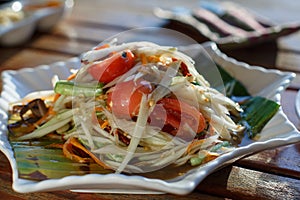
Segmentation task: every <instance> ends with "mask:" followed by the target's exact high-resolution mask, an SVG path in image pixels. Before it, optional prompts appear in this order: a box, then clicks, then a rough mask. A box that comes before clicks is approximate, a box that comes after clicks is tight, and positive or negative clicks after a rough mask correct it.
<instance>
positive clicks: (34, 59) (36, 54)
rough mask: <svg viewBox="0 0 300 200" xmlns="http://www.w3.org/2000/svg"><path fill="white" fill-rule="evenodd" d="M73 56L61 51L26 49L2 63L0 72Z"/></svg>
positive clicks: (44, 63)
mask: <svg viewBox="0 0 300 200" xmlns="http://www.w3.org/2000/svg"><path fill="white" fill-rule="evenodd" d="M71 57H73V56H71V55H64V54H61V53H55V52H49V51H42V50H34V49H26V50H22V51H20V52H18V54H15V55H13V56H12V57H11V58H10V59H9V60H7V61H5V62H3V63H0V72H1V71H3V70H6V69H12V70H16V69H21V68H25V67H36V66H38V65H47V64H51V63H54V62H57V61H64V60H67V59H69V58H71Z"/></svg>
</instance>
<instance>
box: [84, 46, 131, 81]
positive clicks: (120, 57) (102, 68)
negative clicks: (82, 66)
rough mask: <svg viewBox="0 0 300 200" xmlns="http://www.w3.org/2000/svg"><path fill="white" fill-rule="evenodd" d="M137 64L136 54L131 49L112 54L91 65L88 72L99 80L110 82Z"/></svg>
mask: <svg viewBox="0 0 300 200" xmlns="http://www.w3.org/2000/svg"><path fill="white" fill-rule="evenodd" d="M134 64H135V56H134V54H133V53H132V52H131V51H130V50H126V51H123V52H119V53H115V54H112V55H111V56H110V57H108V58H106V59H104V60H102V61H100V62H98V63H96V64H93V65H91V66H90V67H89V68H88V73H89V74H90V75H91V76H92V77H93V78H94V79H95V80H98V81H99V82H102V83H109V82H111V81H112V80H114V79H115V78H117V77H118V76H121V75H122V74H124V73H126V72H127V71H128V70H130V69H131V68H132V67H133V66H134Z"/></svg>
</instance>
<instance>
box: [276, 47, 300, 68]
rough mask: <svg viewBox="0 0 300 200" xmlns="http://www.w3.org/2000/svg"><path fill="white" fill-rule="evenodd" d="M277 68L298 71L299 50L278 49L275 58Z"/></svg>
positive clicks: (299, 66) (299, 65)
mask: <svg viewBox="0 0 300 200" xmlns="http://www.w3.org/2000/svg"><path fill="white" fill-rule="evenodd" d="M276 66H277V67H278V69H282V70H286V71H292V72H298V73H299V72H300V51H299V52H294V51H283V50H281V51H279V52H278V54H277V58H276Z"/></svg>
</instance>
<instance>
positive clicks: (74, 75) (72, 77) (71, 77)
mask: <svg viewBox="0 0 300 200" xmlns="http://www.w3.org/2000/svg"><path fill="white" fill-rule="evenodd" d="M75 77H76V73H73V74H71V75H70V76H69V77H68V78H67V80H68V81H70V80H73V79H74V78H75Z"/></svg>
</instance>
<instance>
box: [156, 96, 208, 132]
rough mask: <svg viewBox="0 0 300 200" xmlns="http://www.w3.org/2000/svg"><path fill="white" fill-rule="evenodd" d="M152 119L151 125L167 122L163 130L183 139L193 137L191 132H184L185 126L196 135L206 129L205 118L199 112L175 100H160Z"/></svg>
mask: <svg viewBox="0 0 300 200" xmlns="http://www.w3.org/2000/svg"><path fill="white" fill-rule="evenodd" d="M150 118H151V119H152V120H153V121H152V122H151V124H156V123H161V121H162V120H165V122H164V123H165V124H164V127H163V130H164V131H166V132H168V133H170V134H172V135H174V136H175V135H176V136H179V137H181V138H187V137H190V136H191V135H190V133H189V132H190V130H184V128H183V127H182V126H183V125H184V124H186V125H188V126H189V127H190V128H191V130H192V131H193V132H194V134H196V133H200V132H201V131H203V130H204V129H205V127H206V122H205V118H204V117H203V115H202V113H201V112H200V111H199V110H197V109H196V108H195V107H194V106H191V105H189V104H187V103H185V102H183V101H180V100H178V99H175V98H163V99H161V100H159V101H158V102H157V104H156V106H155V108H154V109H153V112H152V113H151V116H150ZM193 136H194V135H193ZM193 136H192V137H193Z"/></svg>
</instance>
